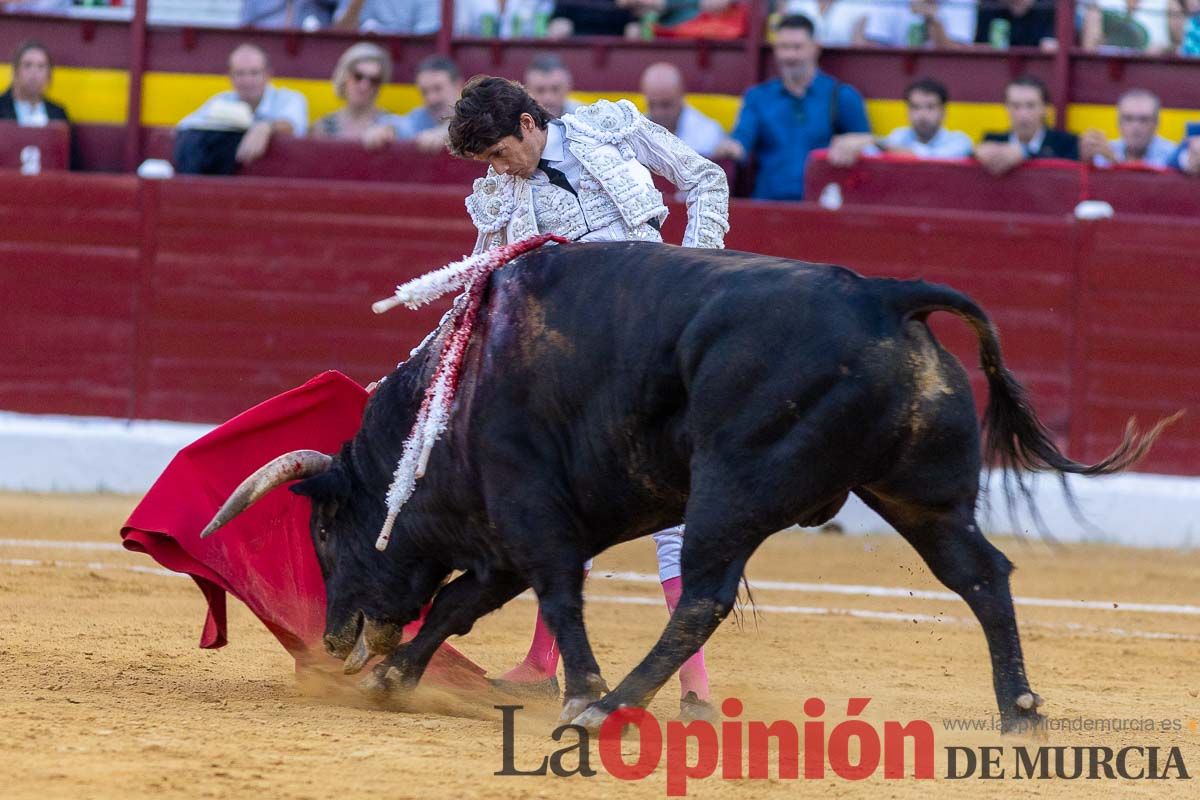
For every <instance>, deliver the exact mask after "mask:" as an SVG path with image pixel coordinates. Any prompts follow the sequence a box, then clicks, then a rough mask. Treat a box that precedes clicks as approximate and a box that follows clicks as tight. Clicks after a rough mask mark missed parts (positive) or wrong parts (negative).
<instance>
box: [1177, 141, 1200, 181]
mask: <svg viewBox="0 0 1200 800" xmlns="http://www.w3.org/2000/svg"><path fill="white" fill-rule="evenodd" d="M1180 166H1181V167H1182V168H1183V171H1184V172H1185V173H1187V174H1188V175H1192V176H1194V177H1200V136H1193V137H1192V138H1190V139H1188V143H1187V149H1186V150H1184V151H1183V157H1182V164H1181V165H1180Z"/></svg>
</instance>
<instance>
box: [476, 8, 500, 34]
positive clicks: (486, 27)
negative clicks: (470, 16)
mask: <svg viewBox="0 0 1200 800" xmlns="http://www.w3.org/2000/svg"><path fill="white" fill-rule="evenodd" d="M499 34H500V18H499V17H498V16H496V15H495V14H491V13H488V14H484V15H482V16H481V17H480V18H479V35H480V36H483V37H485V38H488V39H494V38H496V37H497V36H498V35H499Z"/></svg>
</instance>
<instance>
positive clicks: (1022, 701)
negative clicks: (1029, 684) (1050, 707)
mask: <svg viewBox="0 0 1200 800" xmlns="http://www.w3.org/2000/svg"><path fill="white" fill-rule="evenodd" d="M1045 702H1046V701H1045V700H1043V699H1042V696H1041V695H1040V694H1036V693H1035V692H1026V693H1025V694H1023V695H1021V696H1020V697H1018V698H1017V708H1019V709H1021V710H1022V711H1029V710H1031V709H1034V708H1041V707H1042V704H1043V703H1045Z"/></svg>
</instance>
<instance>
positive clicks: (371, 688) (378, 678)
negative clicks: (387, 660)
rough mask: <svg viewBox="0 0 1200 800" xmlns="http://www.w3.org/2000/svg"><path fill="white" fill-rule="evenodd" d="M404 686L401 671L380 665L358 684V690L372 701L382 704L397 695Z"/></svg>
mask: <svg viewBox="0 0 1200 800" xmlns="http://www.w3.org/2000/svg"><path fill="white" fill-rule="evenodd" d="M402 684H403V680H402V676H401V675H400V670H398V669H396V668H395V667H391V666H388V665H387V664H378V665H376V666H375V668H374V669H373V670H371V671H370V672H368V673H367V675H366V677H364V678H363V679H362V680H361V681H359V682H358V688H359V689H360V690H362V692H363V694H365V695H367V696H368V697H370V698H371V699H373V700H376V701H379V702H382V701H384V700H387V699H388V698H389V697H392V696H394V695H395V694H397V693H398V692H399V690H400V687H401V685H402Z"/></svg>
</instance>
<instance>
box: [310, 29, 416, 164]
mask: <svg viewBox="0 0 1200 800" xmlns="http://www.w3.org/2000/svg"><path fill="white" fill-rule="evenodd" d="M391 79H392V59H391V57H390V56H388V54H387V52H386V51H384V49H383V48H381V47H379V46H378V45H374V44H371V43H369V42H359V43H358V44H356V45H353V46H352V47H351V48H350V49H349V50H347V51H346V52H344V53H342V56H341V58H339V59H338V62H337V66H336V67H335V68H334V70H333V88H334V91H336V92H337V96H338V97H339V98H341V99H342V100H345V101H346V104H345V105H344V106H342V107H341V108H340V109H338V110H337V111H334V112H333V113H331V114H326V115H325V116H323V117H321V118H320V119H319V120H317V124H316V125H315V126H314V127H313V135H314V136H315V137H317V138H320V139H341V140H343V141H357V142H362V144H363V146H364V147H366V148H367V149H368V150H377V149H379V148H381V147H384V146H385V145H387V144H388V143H389V142H393V141H395V140H396V125H397V124H399V123H400V121H401V120H400V117H399V116H397V115H395V114H391V113H388V112H387V111H384V110H383V109H381V108H379V107H378V106H377V105H376V104H375V102H376V100H377V99H378V98H379V88H380V87H381V86H382V85H383V84H385V83H387V82H388V81H390V80H391Z"/></svg>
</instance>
